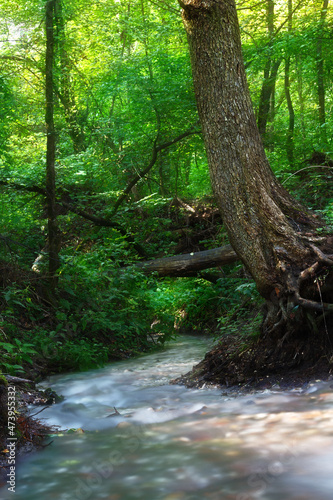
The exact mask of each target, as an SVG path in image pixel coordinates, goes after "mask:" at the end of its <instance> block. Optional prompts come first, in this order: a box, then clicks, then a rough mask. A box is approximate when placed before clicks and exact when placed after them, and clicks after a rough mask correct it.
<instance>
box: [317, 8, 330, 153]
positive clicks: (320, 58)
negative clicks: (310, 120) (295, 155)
mask: <svg viewBox="0 0 333 500" xmlns="http://www.w3.org/2000/svg"><path fill="white" fill-rule="evenodd" d="M327 8H328V0H323V6H322V9H321V12H320V23H319V34H318V40H317V92H318V113H319V126H320V138H321V141H322V142H323V146H324V147H325V145H326V144H327V131H326V110H325V72H324V54H323V43H322V38H321V37H322V31H323V29H324V26H325V21H326V15H327Z"/></svg>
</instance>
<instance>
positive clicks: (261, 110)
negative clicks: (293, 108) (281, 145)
mask: <svg viewBox="0 0 333 500" xmlns="http://www.w3.org/2000/svg"><path fill="white" fill-rule="evenodd" d="M274 9H275V2H274V0H267V4H266V20H267V36H268V40H269V43H268V45H269V46H270V45H271V40H272V39H273V36H274V30H275V27H274V16H275V13H274ZM280 64H281V59H279V60H277V61H273V60H272V59H271V57H270V56H268V59H267V61H266V64H265V68H264V80H263V83H262V87H261V93H260V99H259V106H258V129H259V133H260V135H261V137H262V140H263V142H264V144H268V142H269V141H268V137H267V125H268V121H269V120H271V122H272V121H273V119H274V114H275V109H274V104H275V84H276V78H277V73H278V70H279V67H280Z"/></svg>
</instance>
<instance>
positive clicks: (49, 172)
mask: <svg viewBox="0 0 333 500" xmlns="http://www.w3.org/2000/svg"><path fill="white" fill-rule="evenodd" d="M56 1H57V0H50V1H48V2H47V3H46V7H45V13H46V22H45V27H46V55H45V98H46V111H45V124H46V133H47V145H46V201H47V216H48V246H49V275H50V280H51V284H52V287H53V288H54V287H55V286H56V284H57V277H56V271H57V269H58V268H59V266H60V261H59V231H58V226H57V216H56V209H55V206H56V193H55V151H56V132H55V127H54V103H53V97H54V87H53V63H54V10H55V4H56Z"/></svg>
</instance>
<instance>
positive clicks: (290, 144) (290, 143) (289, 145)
mask: <svg viewBox="0 0 333 500" xmlns="http://www.w3.org/2000/svg"><path fill="white" fill-rule="evenodd" d="M292 15H293V2H292V0H288V33H289V34H290V33H291V32H292V28H293V24H292V23H293V18H292ZM284 92H285V95H286V101H287V106H288V113H289V126H288V131H287V140H286V150H287V157H288V161H289V165H290V167H291V168H293V167H294V128H295V112H294V108H293V103H292V99H291V94H290V56H287V57H286V60H285V74H284Z"/></svg>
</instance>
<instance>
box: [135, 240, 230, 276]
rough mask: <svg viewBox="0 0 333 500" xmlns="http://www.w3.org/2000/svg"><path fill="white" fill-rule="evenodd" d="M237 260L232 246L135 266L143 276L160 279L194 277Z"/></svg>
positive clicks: (149, 261) (164, 258)
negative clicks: (156, 276)
mask: <svg viewBox="0 0 333 500" xmlns="http://www.w3.org/2000/svg"><path fill="white" fill-rule="evenodd" d="M237 260H239V259H238V256H237V254H236V253H235V251H234V250H233V248H232V246H231V245H226V246H224V247H218V248H213V249H212V250H204V251H202V252H191V253H187V254H183V255H174V256H172V257H163V258H160V259H154V260H148V261H144V262H139V263H138V264H137V265H138V267H140V268H141V269H142V270H143V272H144V273H145V274H150V273H153V272H156V273H157V274H158V276H161V277H163V276H170V277H184V276H195V275H196V274H197V272H198V271H202V270H204V269H209V268H212V267H219V266H224V265H226V264H232V263H233V262H236V261H237Z"/></svg>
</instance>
